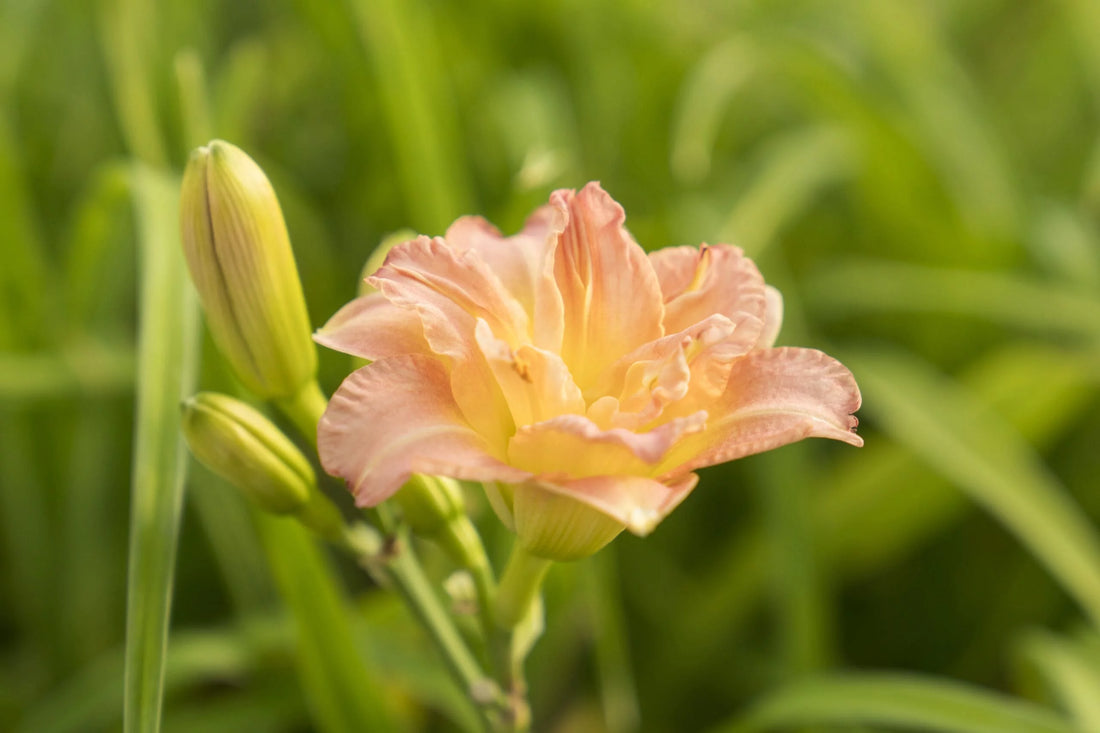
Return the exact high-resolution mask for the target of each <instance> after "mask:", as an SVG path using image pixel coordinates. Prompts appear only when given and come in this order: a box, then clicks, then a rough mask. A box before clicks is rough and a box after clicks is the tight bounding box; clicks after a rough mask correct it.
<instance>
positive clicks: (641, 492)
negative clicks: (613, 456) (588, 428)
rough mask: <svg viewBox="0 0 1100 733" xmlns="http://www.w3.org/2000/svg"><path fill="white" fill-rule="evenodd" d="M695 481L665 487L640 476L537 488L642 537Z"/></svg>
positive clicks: (686, 479) (543, 484)
mask: <svg viewBox="0 0 1100 733" xmlns="http://www.w3.org/2000/svg"><path fill="white" fill-rule="evenodd" d="M698 481H699V477H698V476H697V475H695V474H694V473H689V474H686V475H684V476H680V477H677V478H676V479H674V480H672V481H671V482H669V483H667V484H666V483H662V482H660V481H656V480H654V479H651V478H645V477H642V476H591V477H588V478H581V479H573V480H570V481H561V482H540V483H539V487H541V488H543V489H545V490H547V491H552V492H555V493H558V494H561V495H562V496H567V497H570V498H572V499H576V500H577V501H580V502H583V503H585V504H587V505H589V506H591V507H592V508H594V509H597V510H598V511H601V512H603V513H604V514H606V515H608V516H609V517H611V518H613V519H615V520H617V521H619V522H621V523H623V524H625V525H626V528H627V529H629V530H630V531H631V532H633V533H634V534H636V535H639V536H643V537H644V536H645V535H647V534H649V533H650V532H652V531H653V528H654V527H656V526H657V525H658V524H659V523H660V522H661V520H662V519H664V518H665V517H666V516H668V514H669V512H671V511H672V510H673V509H675V508H676V507H677V506H678V505H679V504H680V502H682V501H683V500H684V499H685V498H686V497H687V495H688V494H690V493H691V490H692V489H694V488H695V485H696V484H697V483H698Z"/></svg>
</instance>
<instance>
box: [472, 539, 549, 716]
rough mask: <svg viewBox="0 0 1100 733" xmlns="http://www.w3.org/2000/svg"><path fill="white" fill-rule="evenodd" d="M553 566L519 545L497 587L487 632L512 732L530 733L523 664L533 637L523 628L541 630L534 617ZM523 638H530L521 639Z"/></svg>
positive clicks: (529, 714) (514, 548)
mask: <svg viewBox="0 0 1100 733" xmlns="http://www.w3.org/2000/svg"><path fill="white" fill-rule="evenodd" d="M550 563H551V561H550V560H546V559H544V558H541V557H535V556H534V555H531V554H529V553H528V552H527V551H526V550H524V549H523V548H522V547H521V546H520V545H519V543H518V542H517V543H516V545H515V546H514V547H513V549H512V556H511V558H509V560H508V567H507V568H505V570H504V575H503V577H502V578H501V580H500V585H499V586H498V587H497V591H496V598H495V599H494V603H493V607H492V622H493V623H492V624H491V625H489V626H487V628H486V634H487V636H488V642H489V648H490V652H491V656H492V659H493V666H494V667H495V669H496V672H497V674H498V675H499V678H500V681H501V685H502V687H503V688H504V692H505V693H506V694H507V695H508V712H509V714H508V716H507V724H508V725H509V726H511V728H510V729H511V730H513V731H527V730H529V729H530V726H531V708H530V706H529V705H528V702H527V683H526V681H525V680H524V674H523V662H524V657H525V656H526V653H527V651H528V650H529V648H530V643H531V641H532V640H533V637H531V636H530V635H529V634H525V633H524V632H523V629H522V625H523V623H524V622H525V621H526V622H527V623H528V624H531V623H532V622H534V623H536V624H537V625H538V626H539V629H540V630H541V623H542V621H541V616H540V617H539V618H538V619H537V620H534V619H533V618H532V613H533V612H535V604H536V601H537V600H538V597H539V589H540V588H541V587H542V581H543V579H544V578H545V577H546V572H547V571H548V570H549V569H550ZM538 633H539V632H538V631H536V632H535V634H536V635H537V634H538ZM524 636H527V638H521V637H524Z"/></svg>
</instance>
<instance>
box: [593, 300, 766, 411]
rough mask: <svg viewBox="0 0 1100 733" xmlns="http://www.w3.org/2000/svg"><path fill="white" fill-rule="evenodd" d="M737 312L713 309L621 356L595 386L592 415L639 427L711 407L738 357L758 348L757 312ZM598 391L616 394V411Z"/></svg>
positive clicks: (758, 327) (723, 387) (604, 393)
mask: <svg viewBox="0 0 1100 733" xmlns="http://www.w3.org/2000/svg"><path fill="white" fill-rule="evenodd" d="M735 318H736V320H731V319H730V318H727V317H726V316H724V315H718V314H715V315H711V316H709V317H707V318H705V319H704V320H702V321H699V322H698V323H696V324H694V325H692V326H691V327H690V328H687V329H685V330H683V331H681V332H679V333H674V334H671V335H669V336H664V337H662V338H659V339H657V340H655V341H651V342H649V343H648V344H644V345H643V346H640V347H638V348H637V349H635V350H634V351H633V352H631V353H630V354H627V355H626V356H624V357H622V358H621V359H619V360H617V361H616V362H615V363H614V364H612V365H611V367H610V368H608V369H607V370H605V371H604V373H603V374H602V375H601V376H600V379H599V380H598V381H597V382H596V385H595V388H594V389H593V390H592V393H591V395H590V397H591V398H594V399H593V403H592V405H591V407H590V409H589V414H590V416H591V417H592V418H593V419H594V420H595V421H596V422H598V423H599V424H601V425H607V426H609V427H626V428H631V429H638V428H640V427H641V426H643V425H645V424H647V423H649V422H650V421H652V420H654V419H656V418H658V417H660V416H661V415H662V414H666V415H668V416H669V417H676V416H683V415H687V414H690V413H692V412H695V411H697V410H700V409H706V408H707V406H708V404H709V403H710V402H711V401H712V400H713V399H714V398H715V397H717V396H718V395H719V394H721V392H722V391H723V390H724V389H725V386H726V382H727V377H728V375H729V370H730V368H731V367H732V364H733V362H734V360H735V359H737V358H738V357H740V356H742V355H744V354H746V353H748V352H749V351H750V350H751V349H752V348H753V345H754V344H755V342H756V340H757V336H758V334H759V332H760V321H759V320H758V319H757V318H756V317H754V316H752V315H749V314H747V313H738V314H736V315H735ZM597 395H609V396H611V397H614V398H615V406H614V411H612V410H611V407H610V400H609V398H608V397H603V398H597V397H596V396H597ZM671 405H675V407H673V408H672V409H671V410H670V411H669V412H667V413H666V412H665V409H666V407H669V406H671Z"/></svg>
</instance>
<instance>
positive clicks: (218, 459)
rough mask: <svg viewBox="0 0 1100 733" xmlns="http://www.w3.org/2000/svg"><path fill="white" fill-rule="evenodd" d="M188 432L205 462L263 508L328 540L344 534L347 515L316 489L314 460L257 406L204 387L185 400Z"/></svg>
mask: <svg viewBox="0 0 1100 733" xmlns="http://www.w3.org/2000/svg"><path fill="white" fill-rule="evenodd" d="M183 434H184V437H186V438H187V444H188V445H189V446H190V447H191V452H192V453H193V454H194V455H195V457H196V458H197V459H198V460H199V461H200V462H201V463H202V464H203V465H204V466H206V467H207V468H209V469H210V470H211V471H213V472H214V473H216V474H218V475H219V476H221V477H222V478H224V479H225V480H226V481H228V482H229V483H231V484H233V485H234V486H236V487H237V488H238V489H239V490H240V491H241V492H242V493H243V494H245V496H247V497H248V498H249V499H250V500H251V501H253V502H254V503H255V504H256V505H257V506H258V507H260V508H261V509H263V510H264V511H267V512H271V513H272V514H291V515H294V516H296V517H297V518H298V519H299V520H300V521H301V522H302V523H303V524H305V525H306V526H307V527H309V528H310V529H312V530H314V531H315V532H317V533H318V534H319V535H321V536H323V537H325V538H327V539H338V538H339V537H340V536H341V532H342V530H343V520H342V518H341V517H340V513H339V511H338V510H337V509H336V507H335V505H333V504H332V502H331V501H330V500H329V499H328V498H327V497H326V496H325V495H324V494H322V493H321V492H320V490H319V489H318V488H317V477H316V475H315V474H314V472H313V467H312V466H310V465H309V461H307V460H306V457H305V456H304V455H302V452H301V451H300V450H298V448H297V447H296V446H295V445H294V444H293V443H291V442H290V439H289V438H287V437H286V436H285V435H284V434H283V433H282V431H281V430H279V428H277V427H276V426H275V425H274V424H273V423H272V422H271V421H270V420H268V419H267V418H266V417H264V415H262V414H261V413H260V412H258V411H257V410H256V409H254V408H253V407H251V406H249V405H247V404H245V403H244V402H241V401H240V400H236V399H234V398H232V397H229V396H227V395H223V394H216V393H213V392H200V393H199V394H197V395H195V396H194V397H192V398H191V399H189V400H187V402H185V403H184V406H183Z"/></svg>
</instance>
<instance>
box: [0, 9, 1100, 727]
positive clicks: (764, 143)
mask: <svg viewBox="0 0 1100 733" xmlns="http://www.w3.org/2000/svg"><path fill="white" fill-rule="evenodd" d="M1097 8H1098V6H1097V5H1095V4H1094V3H1092V2H1089V1H1087V0H1064V1H1062V2H1048V3H1020V2H1014V1H1013V0H986V1H984V2H947V1H941V2H912V1H910V0H874V1H865V2H861V1H859V0H849V1H845V2H840V3H837V2H832V1H831V0H828V1H827V0H783V1H781V2H758V3H747V2H740V3H737V2H726V1H720V0H705V1H704V2H693V3H641V2H627V1H626V0H610V1H607V2H604V1H590V0H565V1H564V2H555V3H519V2H515V3H514V2H506V1H505V0H480V1H476V2H460V3H445V2H426V1H425V0H341V1H339V2H310V1H309V0H296V1H294V0H285V1H282V2H273V3H240V2H233V1H231V0H211V1H210V2H203V3H196V2H190V0H166V1H161V2H155V1H154V0H100V1H99V2H88V3H81V2H68V3H61V2H53V3H51V2H45V1H44V0H22V1H21V2H9V3H0V599H3V602H2V603H0V729H2V730H15V731H20V732H21V733H66V732H72V733H77V732H80V733H85V732H88V733H93V732H95V731H113V730H119V729H120V728H121V727H122V726H123V725H124V724H125V726H126V729H127V730H129V731H133V732H134V733H137V732H138V731H142V732H143V733H144V732H146V731H156V730H165V731H204V732H207V731H215V732H216V731H227V732H228V731H239V730H250V731H272V732H273V733H296V732H298V731H312V730H317V731H323V732H324V733H337V732H341V731H354V730H410V731H451V730H463V731H465V730H478V727H479V721H478V718H477V716H476V715H475V714H474V712H473V711H472V710H471V708H470V707H469V706H468V704H467V701H466V700H465V699H464V695H463V693H462V691H460V690H458V689H457V687H456V686H455V685H454V684H453V681H452V679H451V678H450V677H448V675H447V671H446V669H445V668H444V667H443V665H442V663H441V661H440V660H439V659H438V657H437V655H436V652H435V650H434V649H433V647H432V645H431V643H430V640H429V638H428V636H427V635H426V634H424V632H423V630H422V628H421V627H420V626H419V625H417V623H416V621H415V619H414V618H413V616H412V615H410V614H409V612H408V610H407V609H406V608H405V607H404V606H403V605H402V603H401V598H400V596H399V594H398V593H395V592H394V589H393V588H388V589H387V588H380V587H379V585H378V584H376V583H375V582H373V581H372V580H371V578H370V577H369V576H368V575H367V574H365V573H363V572H361V569H360V568H357V567H354V566H353V565H352V563H349V562H347V561H346V560H344V559H342V558H340V557H338V556H337V555H335V554H333V553H331V552H328V551H327V550H326V549H325V548H324V547H323V546H321V545H318V544H316V543H314V542H313V540H312V539H310V538H309V537H308V536H307V535H306V534H305V533H304V531H303V530H301V529H300V528H299V527H298V526H296V525H293V524H291V523H289V520H280V519H274V518H272V517H268V516H260V515H258V514H257V513H256V512H255V510H254V509H252V508H251V507H250V506H249V505H247V504H246V503H245V502H244V501H243V499H241V498H240V497H239V496H238V495H237V494H236V493H235V492H234V491H233V490H232V489H231V488H230V487H229V486H228V485H227V484H225V483H224V482H222V481H221V480H220V479H218V478H216V477H215V476H214V475H213V474H211V473H209V472H207V471H206V470H205V469H202V468H201V467H198V466H197V465H196V464H194V462H193V461H191V460H190V458H189V457H188V455H187V453H186V450H184V449H183V447H182V443H181V438H180V432H179V431H180V427H179V403H180V400H181V398H182V397H185V396H187V395H189V394H191V393H193V392H194V391H195V389H196V385H197V386H199V387H202V388H203V389H212V390H217V391H221V392H227V393H236V394H241V388H240V385H238V384H236V383H235V382H234V381H233V378H232V377H231V376H230V373H229V371H228V370H227V368H226V366H225V363H224V362H223V361H222V360H221V359H220V358H219V357H218V355H217V352H216V350H215V349H214V348H213V346H212V345H211V342H210V339H209V338H208V337H206V338H204V337H203V335H202V332H201V331H200V330H199V328H198V319H197V318H198V310H197V307H196V305H195V303H194V299H193V297H192V294H191V292H190V289H189V288H190V286H189V285H188V284H187V278H186V271H185V269H184V267H183V259H182V254H181V252H180V240H179V230H178V220H177V217H178V214H177V211H176V203H177V197H178V190H179V176H180V173H181V172H182V170H183V166H184V164H185V163H186V161H187V153H188V151H189V150H190V149H191V148H193V147H194V146H196V145H198V144H201V143H203V142H205V141H206V140H208V139H210V138H211V137H217V138H221V139H224V140H228V141H230V142H232V143H234V144H235V145H237V146H240V147H241V148H242V149H244V150H246V151H248V153H249V154H250V155H252V156H253V157H254V158H255V159H256V160H257V161H258V162H259V163H260V165H261V166H262V167H263V168H264V170H265V171H266V173H267V175H268V176H269V177H270V179H271V181H272V183H273V185H274V187H275V189H276V190H277V191H278V193H279V198H280V201H281V202H282V206H283V211H284V213H285V215H286V220H287V225H288V229H289V231H290V236H291V241H292V243H293V246H294V250H295V255H296V257H297V261H298V267H299V270H300V273H301V277H302V282H303V285H304V290H305V293H306V298H307V301H308V307H309V316H310V321H311V324H312V325H313V327H317V326H319V325H321V324H323V323H324V322H325V320H326V319H327V318H328V317H329V316H330V315H331V314H332V313H334V312H335V311H336V310H337V309H338V308H339V307H340V305H342V304H343V303H345V302H346V301H348V300H350V299H351V298H352V297H353V296H354V295H355V292H356V287H357V280H358V276H359V273H360V270H361V269H362V267H363V265H364V263H365V262H366V260H367V258H368V256H369V255H370V253H371V251H372V250H373V249H374V247H375V246H376V245H377V244H378V243H379V242H380V241H382V240H383V239H384V238H385V237H386V236H387V235H388V234H389V233H391V232H394V231H396V230H398V229H402V228H411V229H412V230H415V231H418V232H423V233H427V234H442V233H443V230H444V229H445V228H446V226H447V225H448V224H449V223H450V222H451V221H453V220H454V219H455V218H456V217H458V216H460V215H463V214H471V213H480V214H483V215H485V216H486V217H487V218H488V219H490V220H491V221H493V222H496V223H498V224H499V225H501V227H502V228H503V229H505V230H506V231H514V230H516V229H518V228H519V226H520V225H521V224H522V219H523V217H524V215H525V214H526V213H527V212H529V211H530V210H531V209H532V208H533V207H534V206H535V205H537V204H539V203H541V202H544V201H545V200H546V197H547V195H548V193H549V191H551V190H552V189H555V188H560V187H568V188H580V187H581V186H583V185H584V184H585V183H586V182H587V181H589V180H594V179H598V180H600V181H602V185H603V187H604V188H605V189H606V190H607V191H608V192H610V193H611V194H612V195H613V196H614V197H615V198H616V199H617V200H618V201H620V202H621V203H622V204H623V206H624V207H625V209H626V211H627V212H628V216H629V219H628V221H627V225H628V226H629V227H630V229H631V231H632V233H633V234H634V236H635V238H636V239H637V240H638V241H639V242H640V243H641V244H642V245H643V246H644V247H646V248H647V249H655V248H658V247H663V246H668V245H679V244H696V243H698V242H700V241H708V242H712V243H718V242H732V243H735V244H738V245H740V246H742V247H743V248H744V249H745V250H746V252H747V253H748V254H749V255H750V256H751V257H753V258H754V259H755V260H756V262H757V263H758V265H759V266H760V269H761V270H762V271H763V273H764V275H765V277H766V278H767V280H768V282H769V283H772V284H774V285H776V286H777V287H778V288H779V289H780V290H781V291H782V292H783V294H784V297H785V305H786V318H785V326H784V330H783V332H782V333H781V335H780V339H779V344H780V345H783V344H798V345H804V346H814V347H820V348H823V349H826V350H827V351H829V353H832V354H834V355H836V356H837V357H838V358H840V359H841V360H842V361H843V362H844V363H845V364H846V365H848V366H849V367H850V368H851V369H852V371H853V372H854V374H855V376H856V379H857V380H858V381H859V383H860V385H861V387H862V388H863V395H864V408H863V410H862V411H861V413H860V418H861V420H862V423H861V426H860V434H861V435H862V436H863V437H864V439H865V441H866V446H865V448H863V449H862V450H859V451H856V450H853V449H850V448H847V447H845V446H841V445H839V444H834V443H833V442H832V441H811V442H805V443H800V444H797V445H793V446H788V447H785V448H782V449H781V450H779V451H776V452H773V453H769V454H766V455H760V456H756V457H751V458H747V459H743V460H740V461H736V462H734V463H731V464H727V465H724V466H720V467H716V468H712V469H707V470H705V471H704V472H703V474H702V480H701V484H700V486H699V488H698V489H696V491H695V492H694V493H693V494H692V495H691V496H690V497H689V499H688V500H687V501H686V503H685V504H684V505H683V506H681V507H680V508H679V509H678V510H677V511H676V512H675V513H674V514H673V515H672V516H670V517H669V518H668V519H667V520H666V521H665V522H664V523H663V524H661V526H660V527H659V529H658V530H657V531H656V532H654V534H653V535H652V536H650V537H648V538H646V539H644V540H642V539H637V538H635V537H632V536H625V535H624V536H623V537H621V538H619V539H618V540H616V541H615V542H613V543H612V544H611V545H610V546H609V547H607V548H605V549H604V550H603V551H601V552H600V553H599V554H598V555H596V556H595V557H593V558H590V559H588V560H583V561H579V562H576V563H570V564H562V565H558V566H556V567H555V568H554V569H553V570H552V571H551V573H550V575H549V576H548V579H547V583H546V588H545V591H546V595H545V605H546V619H547V626H546V629H545V633H544V635H543V636H542V638H541V639H540V640H539V641H538V643H537V644H536V646H535V647H534V649H533V651H532V653H531V656H530V658H529V664H528V670H527V678H528V682H529V684H530V688H531V705H532V708H533V713H534V719H535V720H536V730H540V731H543V730H545V731H587V730H593V731H595V730H608V731H613V732H614V733H627V732H628V731H647V732H648V731H653V732H658V731H693V730H708V729H713V730H716V731H771V730H776V731H783V730H796V731H810V730H813V731H831V730H860V731H870V730H899V729H900V730H935V731H951V732H956V731H958V732H963V731H966V732H976V731H982V732H998V733H1002V732H1015V731H1019V732H1020V733H1030V732H1032V731H1050V732H1051V733H1072V732H1073V731H1077V732H1078V733H1094V732H1095V731H1097V730H1100V705H1098V703H1097V701H1098V700H1100V635H1098V634H1100V539H1098V537H1100V530H1098V527H1100V483H1098V478H1097V476H1098V475H1100V455H1098V453H1097V446H1100V417H1098V415H1100V410H1098V409H1097V408H1098V406H1100V378H1098V377H1100V136H1098V134H1097V131H1098V130H1100V111H1098V107H1097V100H1100V44H1098V43H1097V38H1100V10H1098V9H1097ZM319 356H320V359H321V367H320V368H321V371H320V375H321V384H322V387H323V388H324V389H325V390H326V392H331V391H332V390H333V389H335V388H336V386H337V385H338V384H339V382H340V380H341V379H342V377H343V376H344V375H346V374H347V373H348V371H349V369H350V367H351V365H350V363H349V360H348V359H346V358H344V357H342V356H341V355H339V354H336V353H334V352H329V351H327V350H323V351H322V352H321V353H320V354H319ZM307 442H308V441H303V444H302V445H303V447H307V448H308V445H307ZM323 489H324V490H325V491H326V492H328V493H330V494H331V495H332V496H333V497H334V498H336V499H337V500H338V501H339V502H340V503H341V505H342V506H344V507H345V508H348V507H349V506H350V498H349V497H348V496H347V495H346V492H344V491H343V490H342V488H341V487H339V486H337V485H336V483H335V482H331V483H328V484H326V485H324V486H323ZM470 496H471V497H472V498H473V499H474V501H473V503H472V510H473V511H474V513H475V515H476V516H475V521H476V522H477V525H478V527H479V529H480V530H481V531H482V534H483V536H484V538H485V541H486V545H487V548H488V550H489V554H490V556H491V557H492V559H493V561H494V562H495V563H497V564H498V565H501V564H502V563H503V559H504V557H505V554H506V551H507V546H508V543H509V542H510V540H511V536H510V535H509V534H508V533H507V532H506V531H505V530H504V528H503V527H501V526H499V522H498V521H497V519H496V518H495V516H494V515H493V514H492V512H491V511H490V510H489V508H488V506H487V505H486V504H485V502H484V499H483V498H480V496H479V495H478V494H476V493H471V494H470ZM177 535H178V543H177ZM417 550H418V551H419V553H420V559H421V561H422V564H423V566H424V568H425V570H426V578H427V580H428V581H430V582H431V583H433V584H435V585H434V586H433V587H435V586H438V585H439V583H440V582H441V581H442V580H443V578H444V577H445V575H446V574H447V572H448V568H449V565H448V563H447V561H446V558H445V557H444V556H443V554H442V553H440V552H438V550H437V549H436V548H434V547H433V546H430V545H428V544H422V545H419V544H418V546H417ZM418 572H419V571H418ZM416 578H417V580H416V582H418V583H419V582H420V580H423V578H420V576H416ZM417 587H419V586H417ZM425 587H426V586H425ZM169 610H170V611H171V615H170V627H169V625H168V624H169ZM467 620H469V619H467Z"/></svg>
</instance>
